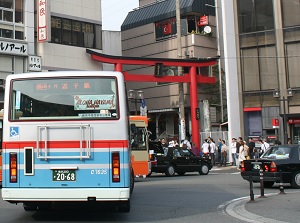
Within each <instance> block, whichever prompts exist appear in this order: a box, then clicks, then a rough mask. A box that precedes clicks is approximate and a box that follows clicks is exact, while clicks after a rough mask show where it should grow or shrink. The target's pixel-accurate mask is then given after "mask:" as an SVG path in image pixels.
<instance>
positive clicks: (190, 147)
mask: <svg viewBox="0 0 300 223" xmlns="http://www.w3.org/2000/svg"><path fill="white" fill-rule="evenodd" d="M184 143H185V144H186V146H187V148H188V149H192V145H191V143H190V141H189V140H188V139H187V138H186V139H185V140H184Z"/></svg>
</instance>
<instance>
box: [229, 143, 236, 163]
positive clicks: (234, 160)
mask: <svg viewBox="0 0 300 223" xmlns="http://www.w3.org/2000/svg"><path fill="white" fill-rule="evenodd" d="M230 148H231V156H232V166H236V138H232V140H231V144H230Z"/></svg>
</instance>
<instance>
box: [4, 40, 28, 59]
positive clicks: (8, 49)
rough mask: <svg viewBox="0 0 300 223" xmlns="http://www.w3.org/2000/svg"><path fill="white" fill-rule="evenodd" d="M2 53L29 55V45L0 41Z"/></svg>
mask: <svg viewBox="0 0 300 223" xmlns="http://www.w3.org/2000/svg"><path fill="white" fill-rule="evenodd" d="M0 53H5V54H16V55H21V56H22V55H24V56H26V55H28V52H27V44H24V43H15V42H6V41H1V40H0Z"/></svg>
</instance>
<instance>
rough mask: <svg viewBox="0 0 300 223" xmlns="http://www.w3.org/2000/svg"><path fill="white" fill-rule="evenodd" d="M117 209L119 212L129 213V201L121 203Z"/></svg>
mask: <svg viewBox="0 0 300 223" xmlns="http://www.w3.org/2000/svg"><path fill="white" fill-rule="evenodd" d="M118 208H119V211H120V212H130V200H128V201H123V202H122V203H121V204H119V207H118Z"/></svg>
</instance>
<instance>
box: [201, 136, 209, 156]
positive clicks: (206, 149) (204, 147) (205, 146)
mask: <svg viewBox="0 0 300 223" xmlns="http://www.w3.org/2000/svg"><path fill="white" fill-rule="evenodd" d="M201 149H202V153H203V155H208V154H209V144H208V143H207V139H205V140H204V143H203V144H202V146H201Z"/></svg>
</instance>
